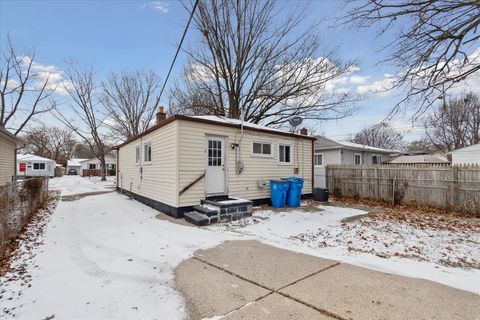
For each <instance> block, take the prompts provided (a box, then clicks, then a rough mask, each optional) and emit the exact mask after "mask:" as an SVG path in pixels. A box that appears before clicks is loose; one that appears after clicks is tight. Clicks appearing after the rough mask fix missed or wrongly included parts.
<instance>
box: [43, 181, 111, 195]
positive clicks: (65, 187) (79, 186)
mask: <svg viewBox="0 0 480 320" xmlns="http://www.w3.org/2000/svg"><path fill="white" fill-rule="evenodd" d="M48 184H49V188H50V189H52V190H54V189H57V190H60V191H61V192H62V196H69V195H72V194H81V193H87V192H96V191H108V190H112V189H113V188H115V177H111V176H108V177H107V181H101V179H100V177H81V176H63V177H59V178H52V179H50V180H49V181H48Z"/></svg>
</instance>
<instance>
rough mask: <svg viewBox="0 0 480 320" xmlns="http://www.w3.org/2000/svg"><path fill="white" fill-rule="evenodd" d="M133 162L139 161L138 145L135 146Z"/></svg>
mask: <svg viewBox="0 0 480 320" xmlns="http://www.w3.org/2000/svg"><path fill="white" fill-rule="evenodd" d="M135 163H140V147H139V146H137V147H135Z"/></svg>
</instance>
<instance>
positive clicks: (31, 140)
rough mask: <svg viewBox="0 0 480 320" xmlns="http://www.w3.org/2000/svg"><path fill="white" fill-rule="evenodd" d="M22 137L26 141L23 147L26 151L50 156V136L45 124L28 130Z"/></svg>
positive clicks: (41, 155)
mask: <svg viewBox="0 0 480 320" xmlns="http://www.w3.org/2000/svg"><path fill="white" fill-rule="evenodd" d="M22 138H23V140H24V141H25V142H26V145H25V147H24V150H25V151H26V152H28V153H31V154H35V155H37V156H40V157H45V158H50V156H51V153H50V137H49V134H48V128H47V126H46V125H42V126H40V127H35V128H32V129H31V130H28V132H27V133H26V134H25V135H23V137H22Z"/></svg>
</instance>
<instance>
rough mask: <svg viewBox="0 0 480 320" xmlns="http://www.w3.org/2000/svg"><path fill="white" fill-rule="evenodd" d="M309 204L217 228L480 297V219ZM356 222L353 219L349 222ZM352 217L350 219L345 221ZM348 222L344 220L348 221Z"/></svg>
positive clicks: (259, 212) (214, 227) (262, 213)
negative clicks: (427, 281) (378, 211)
mask: <svg viewBox="0 0 480 320" xmlns="http://www.w3.org/2000/svg"><path fill="white" fill-rule="evenodd" d="M365 214H366V212H365V211H362V210H357V209H352V208H341V207H334V206H330V205H329V206H322V205H316V206H315V205H313V206H311V205H304V206H303V207H302V208H301V209H295V210H292V209H290V210H280V211H279V210H276V211H274V210H262V209H257V210H256V211H255V213H254V215H253V217H251V218H248V219H244V220H239V221H232V222H228V223H223V224H217V225H212V226H210V227H208V228H209V229H210V230H215V231H219V230H224V231H230V232H236V233H239V234H242V235H247V236H252V237H255V238H257V239H259V240H260V241H263V242H265V243H268V244H271V245H274V246H278V247H282V248H285V249H290V250H294V251H300V252H303V253H307V254H311V255H316V256H319V257H325V258H331V259H335V260H339V261H342V262H347V263H351V264H355V265H360V266H363V267H367V268H371V269H375V270H380V271H385V272H389V273H394V274H399V275H404V276H410V277H418V278H424V279H428V280H432V281H436V282H440V283H443V284H446V285H449V286H452V287H456V288H459V289H463V290H468V291H472V292H476V293H479V294H480V221H479V220H478V219H477V220H476V221H475V222H476V223H474V222H472V221H465V220H463V218H455V217H442V216H440V217H438V216H436V215H435V214H432V215H423V216H421V215H420V214H414V213H405V214H400V215H398V214H395V215H394V214H391V213H384V214H377V215H374V216H372V217H370V216H368V217H365V216H363V217H362V218H361V219H352V217H356V216H362V215H365ZM346 218H350V219H346ZM344 219H346V220H344ZM342 220H343V221H342Z"/></svg>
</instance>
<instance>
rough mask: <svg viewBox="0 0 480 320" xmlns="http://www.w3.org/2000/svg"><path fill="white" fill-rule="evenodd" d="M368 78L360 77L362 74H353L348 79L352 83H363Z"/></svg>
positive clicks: (368, 77)
mask: <svg viewBox="0 0 480 320" xmlns="http://www.w3.org/2000/svg"><path fill="white" fill-rule="evenodd" d="M368 79H370V76H365V77H362V76H357V75H354V76H351V77H350V79H349V80H350V82H351V83H353V84H364V83H365V82H367V80H368Z"/></svg>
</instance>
